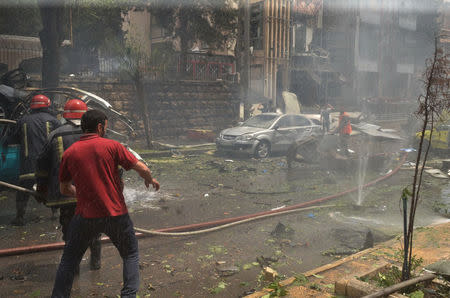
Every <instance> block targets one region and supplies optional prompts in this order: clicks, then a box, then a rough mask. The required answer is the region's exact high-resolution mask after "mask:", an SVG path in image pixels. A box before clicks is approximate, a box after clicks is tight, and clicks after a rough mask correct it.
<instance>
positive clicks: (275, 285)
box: [267, 279, 288, 297]
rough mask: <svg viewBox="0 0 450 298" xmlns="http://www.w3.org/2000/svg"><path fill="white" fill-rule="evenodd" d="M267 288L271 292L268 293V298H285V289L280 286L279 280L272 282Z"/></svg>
mask: <svg viewBox="0 0 450 298" xmlns="http://www.w3.org/2000/svg"><path fill="white" fill-rule="evenodd" d="M267 288H269V289H272V290H273V291H272V292H270V295H269V297H282V296H286V295H287V294H288V291H287V290H286V287H284V286H282V285H281V284H280V281H279V279H276V280H275V281H274V282H271V283H270V284H269V285H268V286H267Z"/></svg>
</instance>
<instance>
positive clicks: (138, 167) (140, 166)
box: [131, 161, 159, 190]
mask: <svg viewBox="0 0 450 298" xmlns="http://www.w3.org/2000/svg"><path fill="white" fill-rule="evenodd" d="M131 168H132V169H133V170H135V171H136V172H138V174H139V176H141V177H142V178H143V179H144V181H145V186H146V187H147V188H148V187H149V186H150V184H151V185H152V186H153V188H154V189H155V190H159V182H158V181H157V180H156V179H155V178H153V177H152V172H151V171H150V169H149V168H148V167H147V166H146V165H145V164H144V163H143V162H142V161H138V162H137V163H135V164H134V165H133V166H132V167H131Z"/></svg>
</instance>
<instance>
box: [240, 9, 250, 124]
mask: <svg viewBox="0 0 450 298" xmlns="http://www.w3.org/2000/svg"><path fill="white" fill-rule="evenodd" d="M249 9H250V4H249V0H242V1H241V8H240V10H241V15H242V23H243V24H242V25H243V27H244V30H243V43H242V48H241V61H242V65H241V81H240V87H241V90H240V91H241V92H240V93H241V106H243V108H244V119H247V118H248V117H249V108H248V105H249V102H248V97H249V93H250V92H249V91H250V11H249Z"/></svg>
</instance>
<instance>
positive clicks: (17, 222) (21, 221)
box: [11, 216, 25, 226]
mask: <svg viewBox="0 0 450 298" xmlns="http://www.w3.org/2000/svg"><path fill="white" fill-rule="evenodd" d="M11 224H12V225H13V226H24V225H25V220H24V219H23V217H20V216H17V217H16V218H14V219H13V220H12V221H11Z"/></svg>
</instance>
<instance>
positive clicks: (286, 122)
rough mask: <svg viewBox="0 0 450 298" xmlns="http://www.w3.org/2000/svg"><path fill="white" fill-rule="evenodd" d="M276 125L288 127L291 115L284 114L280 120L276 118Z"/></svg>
mask: <svg viewBox="0 0 450 298" xmlns="http://www.w3.org/2000/svg"><path fill="white" fill-rule="evenodd" d="M277 124H278V127H279V128H286V127H290V126H292V125H291V117H290V116H284V117H283V118H281V119H280V120H278V123H277Z"/></svg>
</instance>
